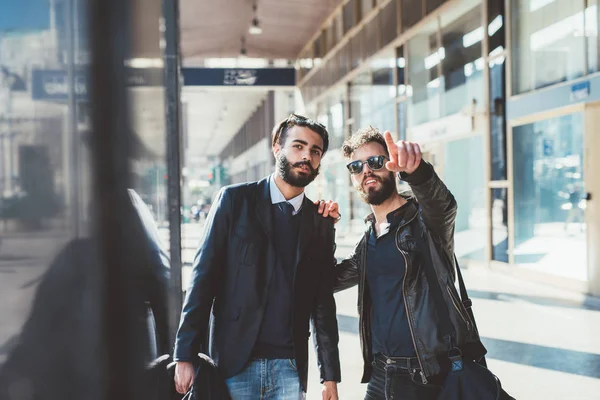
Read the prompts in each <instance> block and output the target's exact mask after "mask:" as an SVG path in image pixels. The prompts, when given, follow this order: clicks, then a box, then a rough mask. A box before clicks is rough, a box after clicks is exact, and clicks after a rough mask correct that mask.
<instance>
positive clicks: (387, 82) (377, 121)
mask: <svg viewBox="0 0 600 400" xmlns="http://www.w3.org/2000/svg"><path fill="white" fill-rule="evenodd" d="M395 61H396V57H395V51H394V50H393V49H391V50H389V51H387V52H385V53H384V54H381V55H380V56H377V57H376V58H374V59H372V60H371V75H372V88H371V91H370V92H371V93H370V97H371V100H370V102H371V104H372V105H373V107H372V111H371V115H370V121H369V122H368V123H369V124H371V125H373V126H374V127H377V128H379V130H381V131H382V132H383V131H386V130H389V131H391V132H395V130H396V118H395V108H396V106H395V104H396V89H395V87H394V70H395V64H396V62H395Z"/></svg>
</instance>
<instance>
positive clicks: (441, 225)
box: [400, 161, 457, 254]
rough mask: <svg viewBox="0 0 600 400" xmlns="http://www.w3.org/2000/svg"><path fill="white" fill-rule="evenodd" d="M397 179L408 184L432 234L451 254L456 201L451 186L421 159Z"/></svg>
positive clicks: (452, 250) (452, 251)
mask: <svg viewBox="0 0 600 400" xmlns="http://www.w3.org/2000/svg"><path fill="white" fill-rule="evenodd" d="M400 179H402V180H403V181H405V182H407V183H408V184H409V185H410V188H411V190H412V192H413V193H414V195H415V197H416V199H417V202H418V203H419V207H420V209H421V217H422V218H423V222H424V223H425V226H426V227H427V229H428V230H429V232H430V233H431V236H432V237H433V238H434V239H435V240H436V241H438V242H439V243H440V245H441V246H442V247H443V248H444V249H445V250H446V251H448V253H449V254H453V253H454V222H455V220H456V212H457V204H456V200H455V199H454V196H453V195H452V193H450V190H448V188H447V187H446V185H445V184H444V182H442V180H441V179H440V177H439V176H438V175H437V174H436V173H435V171H434V170H433V166H432V165H431V164H429V163H428V162H425V161H421V164H420V165H419V167H418V168H417V170H416V171H415V172H413V173H412V174H410V175H408V174H405V173H400Z"/></svg>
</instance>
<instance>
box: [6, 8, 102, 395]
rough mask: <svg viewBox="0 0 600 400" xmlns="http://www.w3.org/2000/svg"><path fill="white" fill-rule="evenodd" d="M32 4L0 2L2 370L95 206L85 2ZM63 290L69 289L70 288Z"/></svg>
mask: <svg viewBox="0 0 600 400" xmlns="http://www.w3.org/2000/svg"><path fill="white" fill-rule="evenodd" d="M37 3H39V4H36V9H35V12H32V11H33V10H32V9H31V4H29V2H10V3H8V4H4V3H3V4H2V5H1V6H0V321H1V329H0V349H1V351H0V367H1V366H2V364H3V363H4V362H6V361H7V360H9V361H10V365H12V368H15V369H18V368H19V367H22V366H23V364H20V363H21V362H22V360H15V359H14V357H12V356H11V351H13V350H14V349H15V348H17V346H18V344H19V342H20V341H21V342H23V339H22V338H21V339H19V335H20V334H21V331H22V329H23V325H24V323H25V321H26V320H27V318H29V317H30V314H29V312H30V308H31V307H32V303H33V300H34V296H35V294H36V290H37V288H38V285H39V283H40V282H42V281H46V280H47V279H48V276H49V275H51V274H55V278H56V279H55V283H58V282H60V281H62V279H63V278H65V279H66V278H67V277H66V276H63V275H62V274H63V273H65V272H66V270H62V271H60V270H59V271H58V272H57V269H56V268H54V269H52V271H51V272H49V270H50V268H49V267H50V265H52V264H53V261H56V259H55V257H56V255H57V254H58V253H60V252H61V250H63V249H64V248H65V246H66V245H67V244H68V243H69V242H71V241H72V240H75V239H84V238H87V237H88V236H89V234H90V231H91V211H92V207H93V200H92V195H91V189H92V188H91V185H90V178H89V174H90V165H89V157H88V154H87V153H86V152H87V151H88V147H89V134H88V130H89V122H88V113H87V107H86V106H87V100H88V96H87V86H86V79H85V76H86V73H87V65H86V63H87V59H88V57H87V55H88V52H87V40H85V35H86V34H87V32H86V31H85V23H84V22H85V15H86V14H85V5H86V2H83V1H79V2H74V3H68V4H72V6H71V7H68V8H67V2H65V1H54V2H50V3H48V2H37ZM69 16H70V18H69ZM73 31H76V32H78V35H77V37H76V38H74V37H73V35H72V32H73ZM69 71H72V72H73V73H72V74H70V73H69ZM62 254H64V253H62ZM69 261H70V260H69V255H68V254H66V255H65V259H64V262H65V263H66V264H69ZM54 264H56V262H54ZM61 283H64V281H62V282H61ZM62 289H63V290H64V291H65V292H64V294H65V296H67V295H68V293H67V292H68V291H69V290H70V289H72V287H66V286H62ZM53 294H54V295H56V294H57V293H53ZM58 297H60V296H58ZM58 297H57V298H58ZM46 300H49V299H46ZM49 305H50V302H49ZM48 311H50V310H48ZM65 312H66V313H68V310H65ZM45 327H46V328H48V325H46V326H45ZM19 364H20V365H19ZM0 369H1V368H0ZM19 372H21V371H19ZM5 377H6V375H5V374H4V372H3V371H2V372H0V381H1V382H2V383H3V384H5V383H6V381H5V380H3V378H5ZM36 378H37V375H36ZM5 389H6V388H5V387H4V386H2V384H0V398H6V397H5V396H7V394H6V392H5V391H4V390H5Z"/></svg>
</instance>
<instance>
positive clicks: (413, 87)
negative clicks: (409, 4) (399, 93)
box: [407, 21, 446, 126]
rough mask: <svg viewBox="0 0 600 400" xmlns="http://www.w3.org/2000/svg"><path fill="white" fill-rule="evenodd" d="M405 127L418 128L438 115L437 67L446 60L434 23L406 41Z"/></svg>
mask: <svg viewBox="0 0 600 400" xmlns="http://www.w3.org/2000/svg"><path fill="white" fill-rule="evenodd" d="M407 51H408V63H409V65H408V87H407V95H408V96H409V107H408V115H409V118H408V124H409V126H415V125H419V124H422V123H425V122H429V121H432V120H434V119H437V118H439V117H440V116H441V110H440V106H441V104H440V93H441V88H440V78H439V75H438V66H439V64H440V62H441V61H442V60H443V59H444V58H445V57H446V53H445V50H444V48H443V47H440V46H439V45H438V41H437V22H436V21H434V22H432V23H430V24H429V25H427V26H426V27H424V28H423V29H422V30H421V31H420V32H419V33H418V34H417V35H416V36H414V37H413V38H411V39H410V40H409V41H408V45H407Z"/></svg>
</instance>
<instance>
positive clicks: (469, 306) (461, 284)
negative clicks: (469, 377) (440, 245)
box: [454, 254, 487, 368]
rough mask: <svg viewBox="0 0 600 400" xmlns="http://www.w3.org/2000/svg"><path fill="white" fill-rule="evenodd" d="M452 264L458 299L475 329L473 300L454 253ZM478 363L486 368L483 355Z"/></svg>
mask: <svg viewBox="0 0 600 400" xmlns="http://www.w3.org/2000/svg"><path fill="white" fill-rule="evenodd" d="M454 264H455V265H456V277H457V278H458V290H459V291H460V301H461V302H462V303H463V305H464V306H465V309H466V310H467V314H469V317H470V318H471V322H472V323H473V327H474V328H475V330H477V331H479V329H477V322H475V315H474V314H473V301H471V299H470V298H469V293H467V287H466V286H465V281H464V279H463V276H462V272H461V271H460V264H459V263H458V258H456V254H454ZM477 362H478V363H479V365H482V366H484V367H486V368H487V361H486V359H485V356H483V357H482V358H481V359H480V360H478V361H477Z"/></svg>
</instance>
